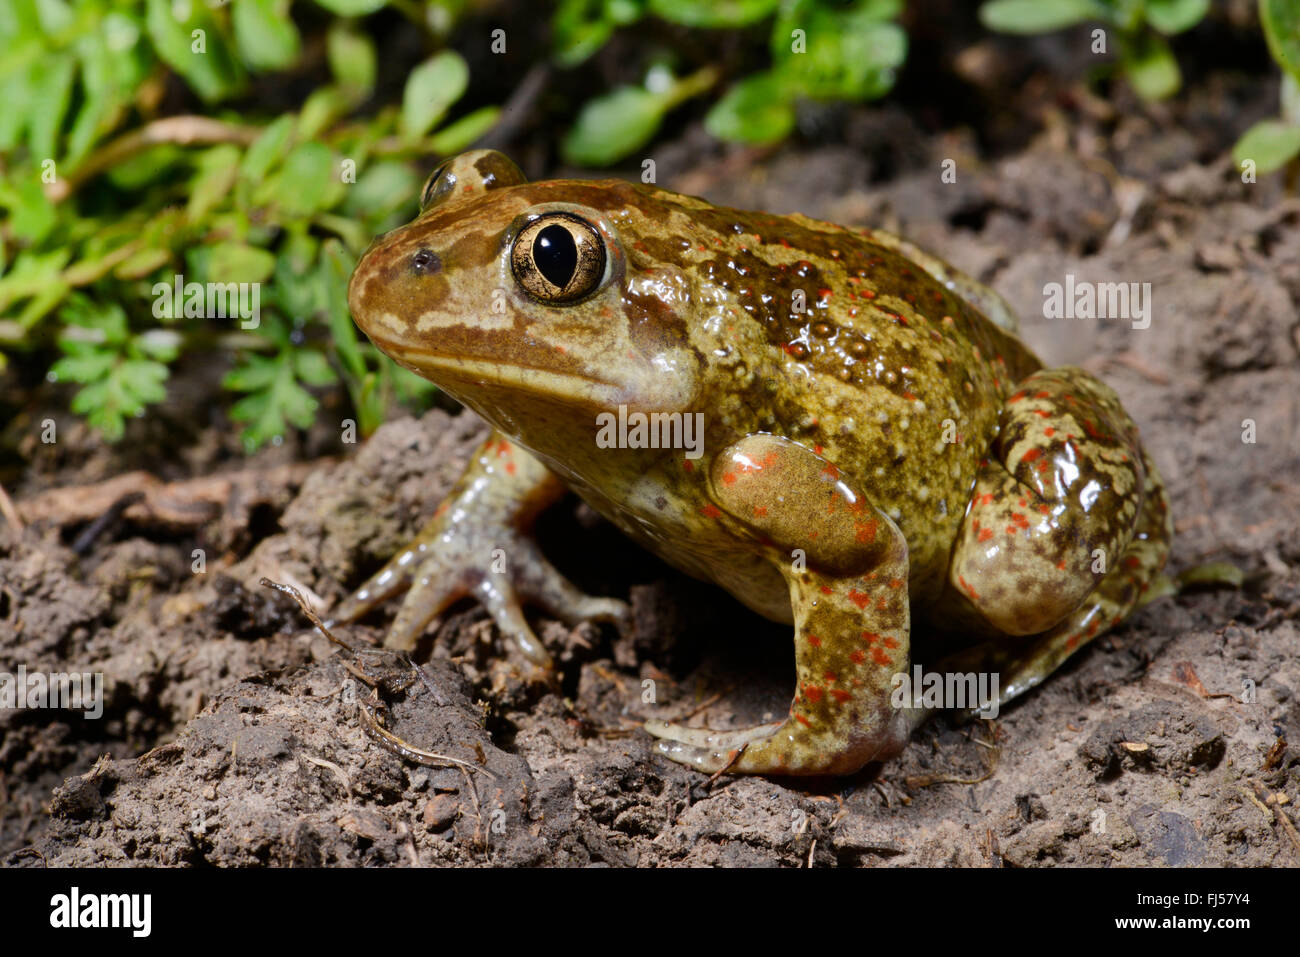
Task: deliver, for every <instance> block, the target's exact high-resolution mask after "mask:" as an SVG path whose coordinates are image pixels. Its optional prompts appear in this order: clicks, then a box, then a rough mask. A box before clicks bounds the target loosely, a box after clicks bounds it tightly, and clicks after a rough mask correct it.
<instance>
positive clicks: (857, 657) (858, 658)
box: [849, 651, 867, 665]
mask: <svg viewBox="0 0 1300 957" xmlns="http://www.w3.org/2000/svg"><path fill="white" fill-rule="evenodd" d="M866 660H867V656H866V655H864V654H863V653H862V652H860V651H855V652H853V653H852V654H851V655H849V661H851V662H853V663H854V664H855V665H860V664H862V662H864V661H866Z"/></svg>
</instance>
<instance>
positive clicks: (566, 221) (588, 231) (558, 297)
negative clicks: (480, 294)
mask: <svg viewBox="0 0 1300 957" xmlns="http://www.w3.org/2000/svg"><path fill="white" fill-rule="evenodd" d="M510 268H511V269H512V270H513V271H514V274H515V281H516V282H518V283H519V285H521V286H523V287H524V291H525V292H527V293H528V295H530V296H532V297H533V298H534V299H537V300H539V301H540V302H544V303H548V304H551V305H556V306H559V305H565V304H567V303H571V302H577V301H578V300H579V299H582V298H583V297H584V296H587V295H589V294H590V293H591V292H593V291H594V290H595V289H596V287H597V286H599V285H600V281H601V279H602V278H604V275H605V243H604V242H603V241H602V240H601V238H600V234H599V233H598V232H596V229H595V227H594V226H592V225H591V224H590V223H588V222H587V221H586V220H583V219H580V218H578V217H577V216H574V215H573V214H571V213H547V214H545V215H543V216H539V217H538V218H537V219H535V220H533V221H532V222H531V223H529V224H528V225H527V226H525V227H524V228H523V229H521V230H520V231H519V235H518V236H516V237H515V242H514V245H513V246H512V247H511V249H510Z"/></svg>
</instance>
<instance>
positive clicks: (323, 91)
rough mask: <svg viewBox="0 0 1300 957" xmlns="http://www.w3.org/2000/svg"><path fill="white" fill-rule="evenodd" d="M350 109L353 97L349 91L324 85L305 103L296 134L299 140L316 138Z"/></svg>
mask: <svg viewBox="0 0 1300 957" xmlns="http://www.w3.org/2000/svg"><path fill="white" fill-rule="evenodd" d="M349 109H351V99H350V98H349V96H348V94H347V93H345V92H344V91H343V90H341V89H339V88H338V87H335V86H323V87H321V88H320V89H319V90H316V91H315V92H313V93H312V94H311V96H309V97H307V102H305V103H303V105H302V109H301V110H300V111H299V112H298V126H297V127H296V129H295V130H294V135H296V136H297V138H298V139H299V140H311V139H315V138H316V137H318V136H320V135H321V133H322V132H324V131H325V130H326V129H327V128H328V127H329V126H330V125H332V124H333V123H334V121H335V120H337V119H338V118H339V117H341V116H343V115H344V114H346V113H347V112H348V110H349Z"/></svg>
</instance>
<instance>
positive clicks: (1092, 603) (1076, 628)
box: [911, 452, 1173, 725]
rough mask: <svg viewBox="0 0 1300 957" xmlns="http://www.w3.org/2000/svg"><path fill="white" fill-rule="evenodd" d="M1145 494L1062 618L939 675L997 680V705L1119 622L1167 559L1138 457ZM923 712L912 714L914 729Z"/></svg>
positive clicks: (1155, 475) (1152, 490) (1163, 511)
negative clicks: (1127, 536) (1113, 549)
mask: <svg viewBox="0 0 1300 957" xmlns="http://www.w3.org/2000/svg"><path fill="white" fill-rule="evenodd" d="M1143 463H1144V466H1145V473H1146V482H1145V492H1146V494H1145V496H1144V499H1143V502H1142V508H1141V511H1140V512H1139V515H1138V521H1137V526H1136V528H1135V531H1134V535H1133V538H1132V539H1131V540H1130V541H1129V543H1128V547H1127V548H1125V549H1124V553H1123V555H1122V556H1121V559H1120V561H1119V562H1117V563H1116V564H1115V565H1114V566H1113V567H1112V568H1111V569H1110V570H1109V571H1108V572H1107V573H1106V575H1105V576H1104V577H1103V578H1102V580H1101V582H1100V583H1099V584H1098V585H1097V587H1096V588H1095V589H1094V590H1093V591H1092V593H1091V594H1090V595H1088V596H1087V598H1086V599H1085V600H1084V601H1083V603H1082V604H1080V605H1079V607H1077V608H1076V609H1074V611H1072V612H1070V614H1068V615H1067V616H1066V617H1065V619H1064V620H1062V621H1060V622H1058V623H1057V624H1056V625H1054V626H1053V627H1052V628H1050V629H1048V630H1047V631H1045V632H1043V633H1042V634H1040V635H1034V636H1032V637H1030V638H1024V639H1015V638H1007V637H1003V638H999V639H994V640H992V641H989V642H985V643H984V644H982V645H978V646H976V647H974V648H970V649H967V650H964V651H962V652H958V653H957V654H955V655H953V656H951V657H949V658H946V659H944V660H943V661H942V662H940V664H939V666H938V670H939V671H941V672H944V673H961V672H971V671H976V672H985V673H990V674H996V675H997V676H998V693H997V702H998V705H999V706H1001V705H1004V704H1006V703H1007V702H1008V701H1010V700H1011V699H1013V698H1015V697H1017V696H1019V695H1021V694H1023V693H1024V692H1026V691H1028V690H1029V689H1030V688H1032V687H1034V686H1035V685H1037V684H1039V683H1040V682H1042V680H1043V679H1044V678H1046V677H1047V676H1048V675H1050V674H1051V673H1052V672H1054V671H1055V670H1056V669H1057V668H1059V667H1060V666H1061V665H1062V664H1063V663H1064V662H1065V660H1066V659H1067V658H1069V657H1070V656H1071V655H1072V654H1074V653H1075V652H1076V651H1078V650H1079V649H1080V648H1082V647H1083V646H1084V645H1086V644H1087V643H1088V642H1090V641H1092V640H1093V639H1094V638H1096V637H1097V636H1098V635H1100V634H1102V633H1104V632H1105V631H1107V630H1109V629H1110V628H1113V627H1114V626H1115V625H1117V624H1119V623H1120V622H1121V621H1123V620H1124V619H1125V618H1126V617H1127V616H1128V615H1129V614H1130V613H1131V612H1132V611H1133V609H1134V608H1135V607H1136V606H1137V604H1138V603H1139V602H1140V601H1141V599H1142V596H1143V594H1144V593H1145V592H1146V591H1147V589H1148V588H1149V587H1150V586H1151V583H1152V582H1153V581H1154V580H1155V579H1156V578H1157V577H1158V576H1159V574H1160V571H1161V569H1162V568H1164V564H1165V560H1166V559H1167V558H1168V556H1169V546H1170V541H1171V539H1172V537H1173V521H1172V516H1171V515H1170V513H1169V505H1168V500H1167V497H1166V494H1165V487H1164V483H1163V482H1162V481H1161V478H1160V473H1159V472H1158V471H1156V467H1155V463H1154V462H1152V461H1151V459H1150V457H1149V456H1147V455H1146V453H1145V452H1144V453H1143ZM927 714H928V711H921V710H918V711H916V712H913V714H912V716H911V717H912V723H913V725H916V724H919V723H920V721H922V720H924V718H925V717H926V715H927Z"/></svg>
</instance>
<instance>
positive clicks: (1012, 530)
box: [1007, 525, 1016, 536]
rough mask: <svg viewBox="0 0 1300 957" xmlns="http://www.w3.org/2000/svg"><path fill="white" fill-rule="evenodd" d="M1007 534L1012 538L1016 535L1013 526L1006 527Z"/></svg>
mask: <svg viewBox="0 0 1300 957" xmlns="http://www.w3.org/2000/svg"><path fill="white" fill-rule="evenodd" d="M1007 534H1008V535H1012V536H1014V535H1015V534H1016V527H1015V526H1014V525H1008V526H1007Z"/></svg>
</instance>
